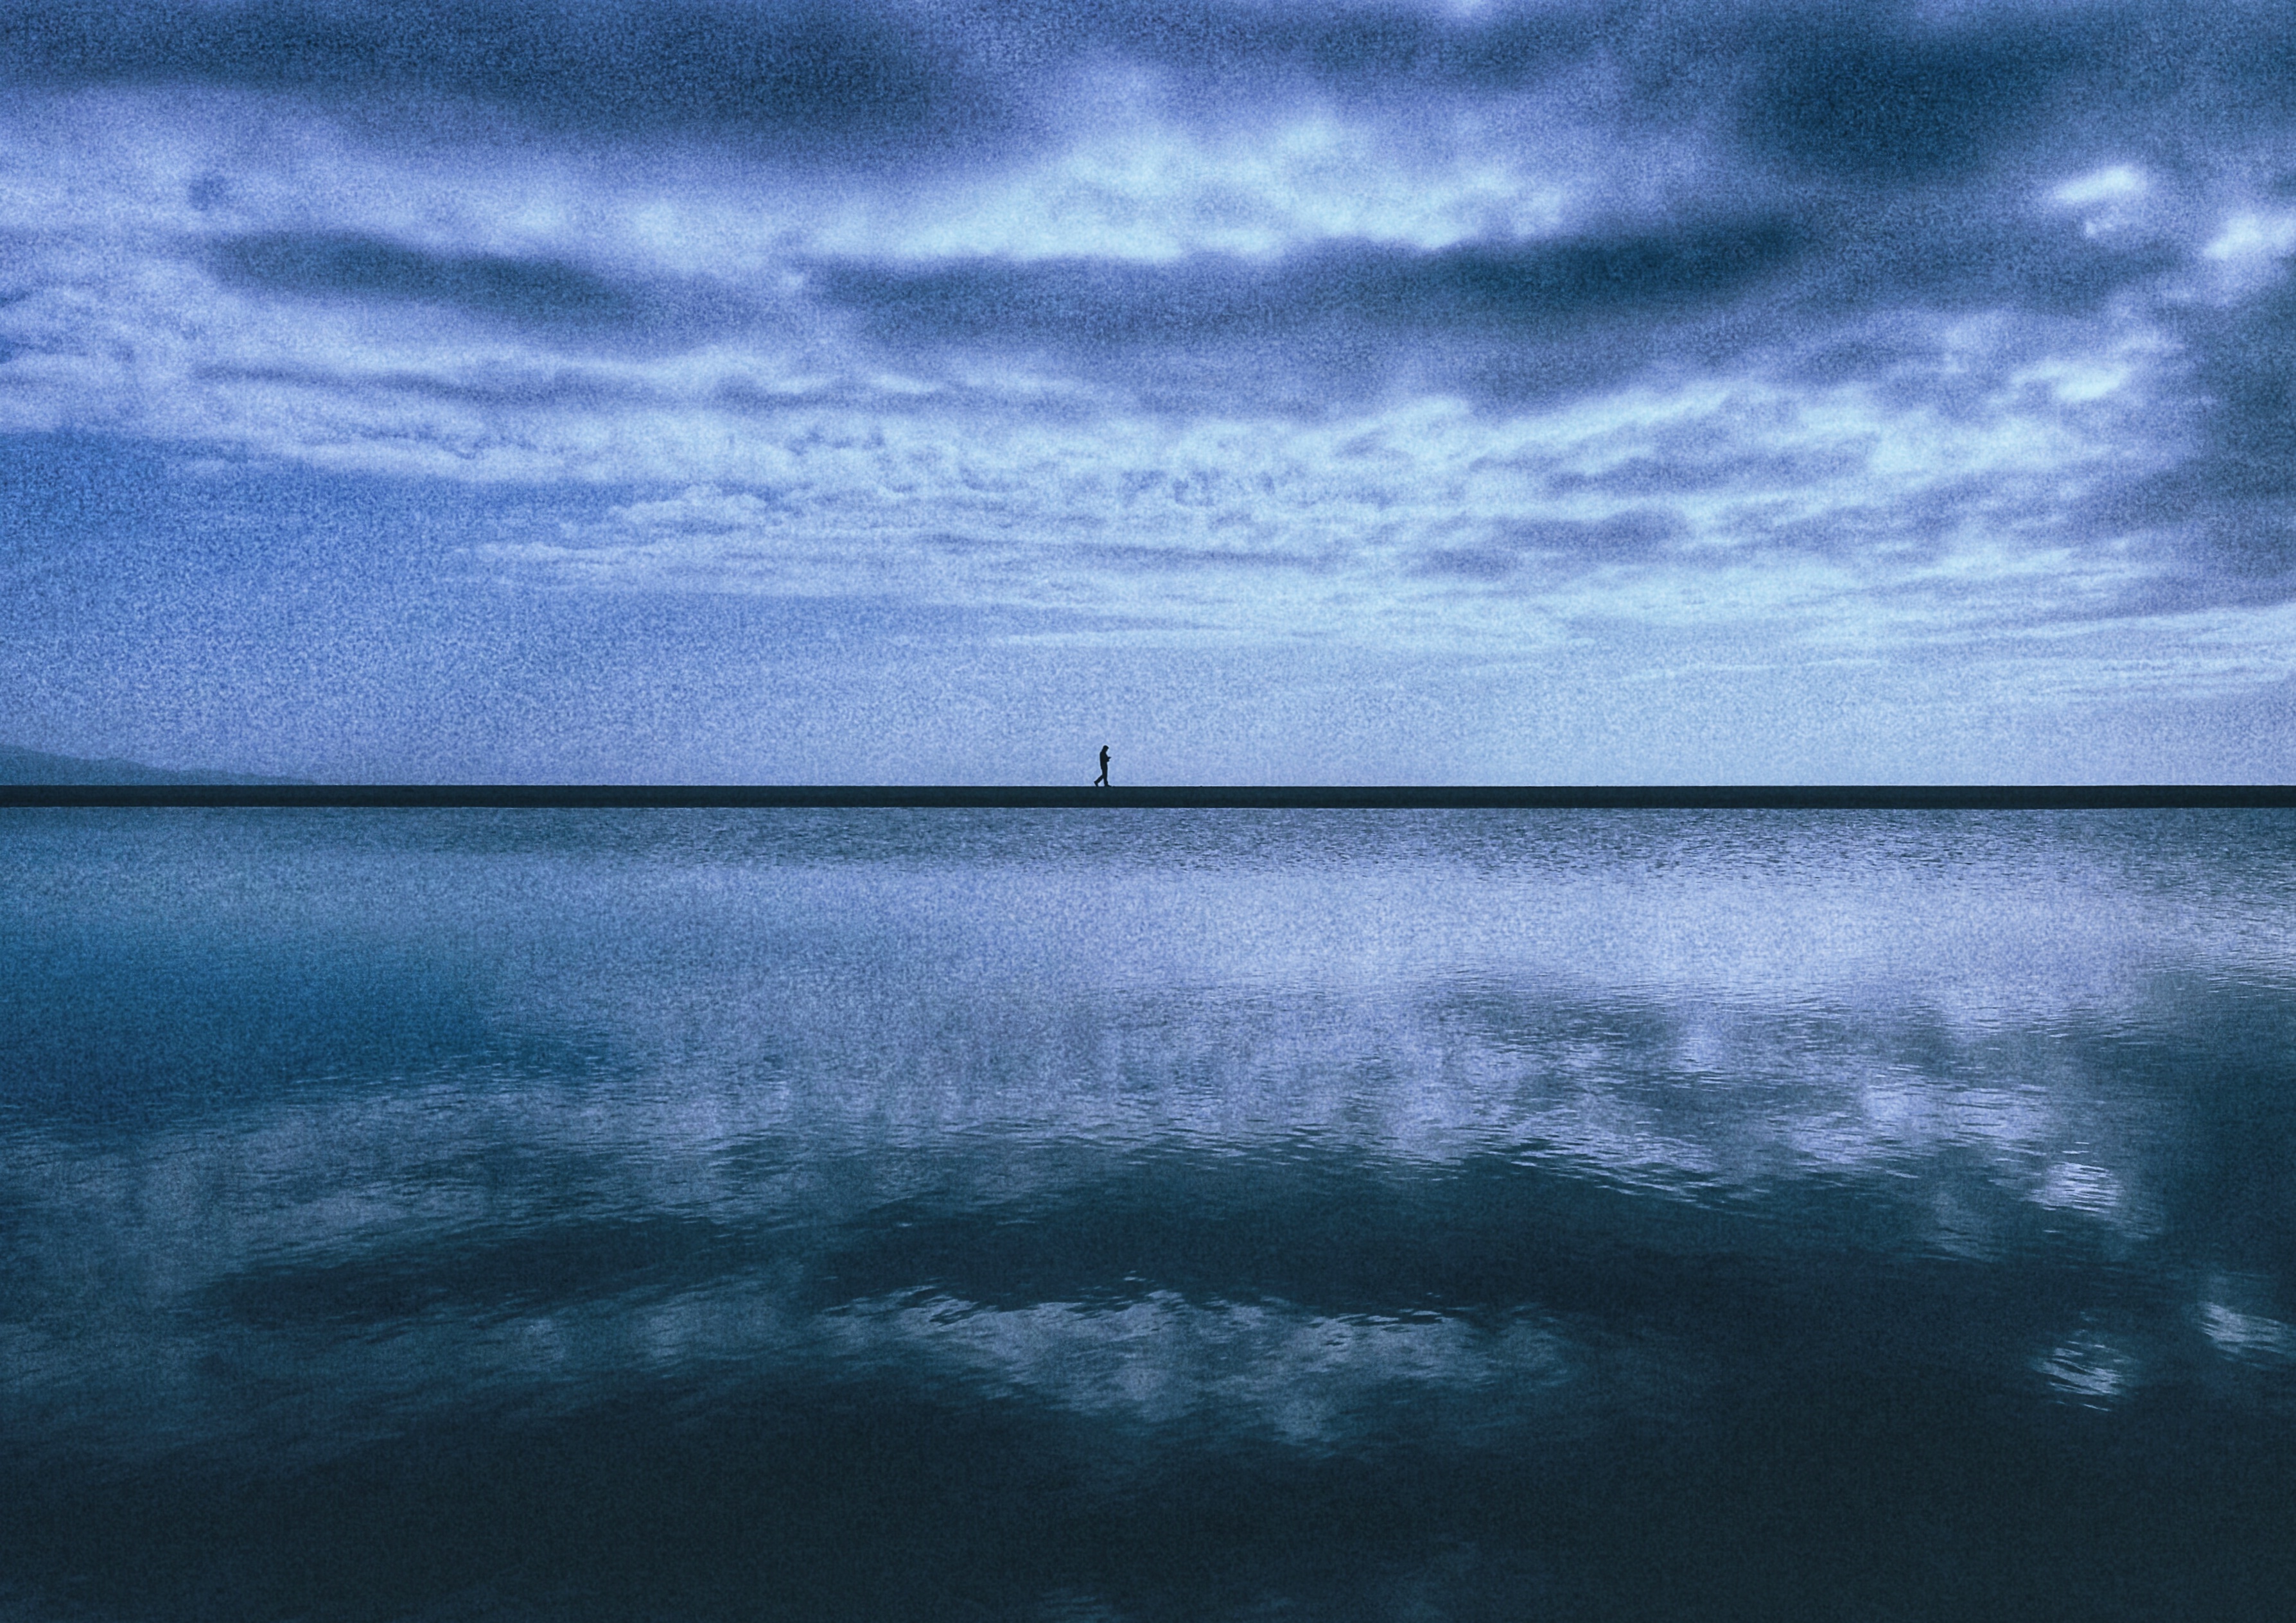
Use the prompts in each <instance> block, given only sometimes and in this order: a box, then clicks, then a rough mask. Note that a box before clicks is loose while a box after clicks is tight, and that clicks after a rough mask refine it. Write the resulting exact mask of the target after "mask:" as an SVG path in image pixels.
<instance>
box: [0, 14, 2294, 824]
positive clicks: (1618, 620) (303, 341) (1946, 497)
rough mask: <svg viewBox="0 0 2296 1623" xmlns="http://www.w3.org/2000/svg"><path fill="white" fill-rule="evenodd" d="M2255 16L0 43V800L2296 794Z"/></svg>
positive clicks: (2282, 401)
mask: <svg viewBox="0 0 2296 1623" xmlns="http://www.w3.org/2000/svg"><path fill="white" fill-rule="evenodd" d="M2292 272H2296V29H2291V28H2290V27H2289V26H2288V16H2287V12H2286V10H2285V7H2284V4H2243V3H2242V0H2210V3H2208V4H2193V5H2184V4H2169V3H2167V0H2137V3H2135V4H2074V3H2070V0H2069V3H2065V4H2021V5H1991V4H1935V5H1911V4H1872V5H1861V4H1851V3H1849V0H1835V3H1833V4H1808V5H1788V4H1624V3H1621V4H1567V3H1566V4H1553V3H1540V4H1505V3H1501V0H1492V3H1491V4H1435V3H1431V4H1411V3H1409V0H1394V3H1390V4H1361V5H1358V4H1330V3H1324V4H1292V3H1291V0H1259V3H1246V0H1140V3H1138V4H1132V3H1129V0H1115V3H1111V4H1062V3H1058V0H993V3H991V0H980V3H978V4H954V3H939V0H915V3H913V4H808V3H806V0H794V3H785V4H745V3H741V0H717V3H689V0H675V3H668V4H635V5H633V4H604V3H603V0H600V3H591V4H548V3H545V0H484V3H481V4H422V3H420V0H391V3H390V4H366V3H365V0H341V3H313V0H255V3H252V4H246V3H228V4H218V3H210V0H165V3H157V0H155V3H152V4H101V3H94V0H61V3H53V4H52V3H50V0H8V3H7V4H0V742H5V743H12V744H16V745H20V746H25V747H29V748H33V749H39V750H55V751H61V752H66V753H72V754H79V755H87V756H123V757H131V758H138V759H142V760H145V761H148V762H151V763H153V764H155V765H160V766H198V767H209V768H217V769H223V770H232V771H242V772H271V773H279V774H286V775H297V776H307V777H312V778H316V779H320V780H323V781H345V782H357V781H454V782H522V781H535V782H553V781H556V782H630V781H636V782H646V781H659V782H695V783H739V782H750V783H808V782H810V783H1067V782H1071V781H1073V782H1075V783H1088V782H1089V781H1090V780H1091V778H1092V777H1093V776H1094V775H1095V773H1096V772H1097V770H1098V759H1097V751H1098V749H1099V747H1100V746H1101V745H1102V744H1103V743H1106V744H1108V745H1109V746H1110V749H1111V758H1112V760H1111V765H1112V775H1113V777H1114V780H1115V781H1116V782H1117V783H1126V782H1130V783H1207V784H1209V783H2078V782H2097V783H2112V782H2159V783H2174V782H2285V781H2289V780H2290V779H2291V778H2292V777H2296V545H2292V543H2296V280H2292Z"/></svg>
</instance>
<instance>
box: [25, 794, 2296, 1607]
mask: <svg viewBox="0 0 2296 1623" xmlns="http://www.w3.org/2000/svg"><path fill="white" fill-rule="evenodd" d="M2292 919H2296V817H2292V816H2290V815H2289V814H2286V813H2276V812H2186V813H2157V812H2156V813H2134V814H2105V813H2079V814H2058V815H2049V814H2018V813H1969V814H1951V813H1924V814H1904V815H1881V814H1863V813H1821V814H1808V813H1797V814H1763V813H1746V814H1727V813H1712V812H1706V813H1680V814H1668V813H1584V814H1558V813H1551V812H1546V813H1469V812H1456V811H1455V812H1438V813H1429V814H1406V813H1365V814H1349V813H1304V814H1303V813H1274V812H1270V813H1238V812H1208V813H1185V812H1174V811H1136V812H1119V811H1108V812H1096V813H1095V812H1082V813H1079V812H1067V811H1061V812H1043V813H1025V812H994V813H965V812H951V811H929V812H896V811H886V812H829V813H805V812H790V811H775V812H758V813H730V814H729V813H725V812H693V813H682V812H637V813H622V812H562V813H552V812H537V811H521V812H508V813H483V812H470V813H459V812H262V811H252V812H250V811H239V812H192V811H152V812H87V811H71V812H26V811H16V812H8V813H4V814H0V1616H5V1617H8V1618H12V1619H14V1618H21V1619H66V1618H70V1619H114V1618H121V1619H127V1618H146V1617H167V1618H217V1619H225V1618H227V1619H268V1618H276V1619H289V1618H311V1619H320V1618H345V1619H351V1618H356V1619H391V1618H415V1619H481V1618H507V1619H557V1618H568V1619H578V1618H655V1617H659V1618H717V1617H790V1618H805V1619H812V1618H828V1619H841V1618H853V1619H904V1618H917V1619H928V1618H930V1619H949V1618H954V1619H965V1618H981V1619H988V1618H1013V1619H1231V1618H1233V1619H1244V1618H1265V1617H1278V1616H1296V1617H1302V1618H1317V1619H1321V1618H1333V1619H1355V1618H1361V1619H1437V1618H1459V1619H1470V1618H1488V1619H1525V1618H1533V1617H1555V1618H1582V1617H1583V1618H1620V1619H1627V1618H1675V1617H1681V1618H1740V1617H1743V1618H1748V1619H1753V1618H1762V1619H1775V1618H1784V1617H1793V1618H1841V1619H1917V1618H1939V1619H1945V1618H1953V1619H1966V1618H1988V1617H1998V1618H2004V1619H2010V1618H2014V1619H2037V1618H2057V1617H2062V1618H2069V1619H2070V1618H2081V1619H2088V1618H2121V1617H2126V1618H2147V1619H2150V1618H2161V1617H2171V1616H2226V1617H2232V1616H2250V1617H2255V1616H2264V1615H2271V1614H2274V1613H2276V1612H2278V1611H2281V1610H2282V1609H2284V1607H2285V1605H2286V1604H2287V1595H2288V1594H2289V1592H2290V1585H2291V1581H2292V1579H2296V1086H2292V1084H2296V945H2292V940H2291V936H2290V921H2291V920H2292Z"/></svg>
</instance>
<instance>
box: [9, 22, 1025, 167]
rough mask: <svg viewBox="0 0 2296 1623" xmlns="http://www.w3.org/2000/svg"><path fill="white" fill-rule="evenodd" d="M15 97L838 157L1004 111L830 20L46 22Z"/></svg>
mask: <svg viewBox="0 0 2296 1623" xmlns="http://www.w3.org/2000/svg"><path fill="white" fill-rule="evenodd" d="M0 59H4V60H5V61H7V63H8V64H9V66H8V67H7V68H6V69H4V70H0V71H4V72H7V73H8V74H9V76H10V77H12V78H17V79H19V80H31V81H37V82H48V83H59V84H67V85H70V84H209V85H229V86H247V87H251V88H258V89H273V90H295V91H318V92H341V91H349V92H354V93H364V92H379V93H384V94H414V95H442V94H443V95H451V96H457V97H466V98H470V99H471V100H474V101H479V102H488V103H493V104H496V105H501V106H505V107H508V108H511V109H512V110H515V111H520V112H522V113H525V114H527V115H529V116H531V117H533V118H535V119H537V120H538V121H540V122H543V123H545V124H550V125H556V126H562V127H574V128H582V129H597V130H603V131H617V130H619V131H629V130H640V129H670V130H693V131H707V130H712V129H715V130H734V131H739V130H749V131H752V132H758V133H765V134H771V135H781V136H786V137H790V138H792V139H799V140H802V141H806V142H821V141H825V142H826V143H829V144H832V145H835V146H848V145H854V144H858V145H860V146H862V147H875V146H881V145H883V144H886V143H904V142H913V141H915V140H919V139H927V138H931V137H932V136H935V135H941V136H949V135H957V134H961V133H962V132H964V131H966V130H968V129H971V128H972V127H976V126H979V125H980V124H982V123H984V122H988V123H993V122H995V121H996V118H997V117H998V113H999V109H998V105H997V103H996V99H995V97H994V95H993V94H991V92H990V91H989V89H988V86H987V85H986V83H985V82H984V81H982V80H981V79H980V78H979V77H978V76H977V75H976V74H972V73H971V72H969V71H968V70H967V68H966V65H965V63H964V61H962V59H961V57H960V56H959V54H958V53H956V52H955V51H953V50H951V49H950V48H948V42H947V41H946V40H937V39H936V38H935V37H933V36H932V35H931V33H930V32H928V31H925V30H922V29H919V28H917V27H915V26H914V23H913V22H910V21H906V20H904V19H903V18H902V17H901V16H900V15H899V14H898V13H897V12H889V11H883V10H877V9H872V8H864V7H851V6H838V5H833V4H818V3H816V4H791V5H775V4H727V3H724V0H719V3H716V4H710V3H706V0H705V3H700V4H696V3H692V0H688V3H685V4H660V5H621V4H607V3H605V0H592V3H589V4H582V3H579V0H578V3H574V4H530V3H524V4H522V3H520V0H488V3H482V4H388V5H381V4H310V3H308V0H255V3H254V4H203V5H184V4H124V5H115V6H109V7H105V6H93V5H83V4H71V3H66V4H31V5H28V6H22V7H19V8H16V9H15V11H14V12H13V13H12V16H11V17H9V18H8V19H7V20H4V21H0Z"/></svg>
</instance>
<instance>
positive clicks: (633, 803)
mask: <svg viewBox="0 0 2296 1623" xmlns="http://www.w3.org/2000/svg"><path fill="white" fill-rule="evenodd" d="M58 806H185V807H225V806H275V807H409V808H420V807H597V808H618V809H644V808H657V807H659V808H670V807H726V808H733V807H981V808H989V807H1170V808H1186V807H1201V808H1206V809H1218V808H1234V809H1244V808H1252V807H1259V808H1266V809H1271V810H1299V811H1438V810H1459V811H1468V810H1521V811H1577V810H1650V811H1659V810H1689V811H1726V810H1745V811H2119V810H2166V809H2171V808H2176V807H2296V786H2291V785H2288V784H2284V783H2254V784H2250V783H2191V784H2186V783H2170V784H2147V783H2131V784H2100V785H2089V786H2085V787H2084V786H2078V785H2074V786H2039V787H2036V786H2019V785H1999V786H1995V785H1970V784H1936V785H1910V786H1909V785H1902V784H1900V785H1886V784H1874V785H1851V786H1840V785H1820V784H1813V785H1793V786H1786V785H1757V786H1751V787H1749V786H1739V787H1695V786H1691V787H1637V786H1607V787H1606V786H1554V787H1542V786H1525V785H1513V784H1470V785H1460V786H1455V787H1449V788H1442V787H1437V788H1409V787H1396V786H1365V787H1357V788H1347V787H1339V786H1299V787H1275V788H1210V789H1194V788H1181V787H1171V788H1123V789H1069V788H1023V787H1004V788H975V787H953V786H948V785H931V784H921V785H916V786H913V787H902V786H899V785H880V784H764V785H708V784H685V783H631V784H612V783H340V784H338V783H127V784H86V783H56V784H48V783H26V784H0V807H58Z"/></svg>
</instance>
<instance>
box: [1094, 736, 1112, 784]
mask: <svg viewBox="0 0 2296 1623" xmlns="http://www.w3.org/2000/svg"><path fill="white" fill-rule="evenodd" d="M1092 783H1093V787H1094V788H1095V789H1106V788H1108V787H1109V782H1108V746H1107V745H1106V744H1103V745H1101V747H1100V775H1099V776H1098V777H1096V778H1095V779H1093V781H1092Z"/></svg>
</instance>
